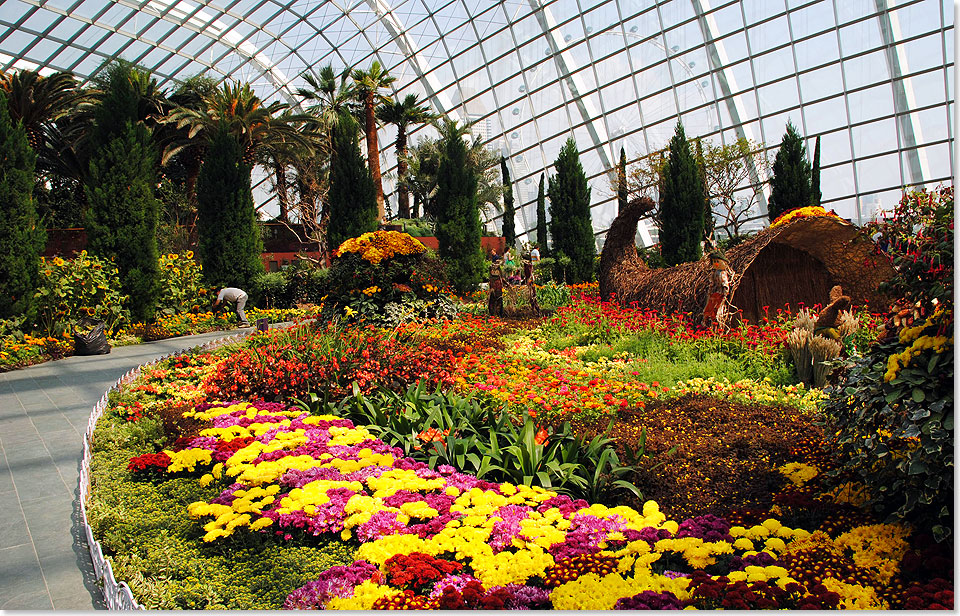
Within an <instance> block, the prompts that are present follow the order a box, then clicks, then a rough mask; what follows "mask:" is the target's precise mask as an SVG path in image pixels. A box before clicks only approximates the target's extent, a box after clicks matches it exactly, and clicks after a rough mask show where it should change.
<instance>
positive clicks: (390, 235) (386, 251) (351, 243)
mask: <svg viewBox="0 0 960 616" xmlns="http://www.w3.org/2000/svg"><path fill="white" fill-rule="evenodd" d="M426 250H427V247H426V246H424V245H423V244H422V243H420V240H418V239H416V238H414V237H413V236H411V235H408V234H406V233H401V232H400V231H373V232H371V233H364V234H363V235H361V236H360V237H354V238H350V239H349V240H347V241H345V242H344V243H342V244H340V247H339V248H337V250H336V252H335V253H334V256H340V255H343V254H346V253H348V252H352V253H356V254H358V255H360V257H361V258H362V259H363V260H364V261H368V262H369V263H373V264H377V263H380V261H383V260H384V259H391V258H393V257H395V256H397V255H418V254H420V253H423V252H425V251H426Z"/></svg>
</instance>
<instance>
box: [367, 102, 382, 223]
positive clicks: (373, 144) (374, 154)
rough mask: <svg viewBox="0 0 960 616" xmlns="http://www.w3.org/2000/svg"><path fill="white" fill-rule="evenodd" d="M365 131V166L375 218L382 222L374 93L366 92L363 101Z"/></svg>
mask: <svg viewBox="0 0 960 616" xmlns="http://www.w3.org/2000/svg"><path fill="white" fill-rule="evenodd" d="M364 113H365V119H366V129H367V166H368V167H370V175H371V176H372V177H373V189H374V192H375V193H376V196H377V217H378V219H379V220H380V221H381V222H382V221H383V219H384V218H385V217H386V208H385V207H384V203H383V183H382V182H381V181H380V147H379V146H378V145H377V118H376V115H375V114H374V92H373V91H370V92H367V96H366V98H365V99H364Z"/></svg>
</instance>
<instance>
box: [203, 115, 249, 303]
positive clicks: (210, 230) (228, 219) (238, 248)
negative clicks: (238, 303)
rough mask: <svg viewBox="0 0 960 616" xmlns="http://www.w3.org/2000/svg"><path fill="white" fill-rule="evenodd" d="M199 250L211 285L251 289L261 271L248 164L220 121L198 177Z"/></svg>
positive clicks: (228, 130) (225, 126)
mask: <svg viewBox="0 0 960 616" xmlns="http://www.w3.org/2000/svg"><path fill="white" fill-rule="evenodd" d="M197 227H198V235H199V242H198V246H197V252H198V255H199V257H200V262H201V263H202V264H203V277H204V279H205V280H206V281H207V283H209V284H212V285H215V286H219V287H225V286H229V287H240V288H242V289H247V290H249V289H250V288H252V285H253V281H254V279H255V278H256V277H257V276H259V275H260V274H262V273H263V262H262V261H261V260H260V253H261V252H263V242H262V240H261V239H260V229H259V228H258V226H257V214H256V212H255V210H254V208H253V193H252V191H251V188H250V167H249V165H247V164H245V163H244V162H243V157H242V150H241V148H240V144H239V143H238V142H237V139H236V137H234V136H233V135H232V134H231V133H230V129H229V127H228V126H227V125H226V124H225V123H221V124H220V126H219V128H218V129H217V133H216V135H215V136H214V138H213V141H212V142H211V143H210V146H209V147H208V148H207V153H206V156H205V157H204V160H203V165H202V166H201V167H200V175H199V177H198V178H197Z"/></svg>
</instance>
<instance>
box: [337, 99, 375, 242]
mask: <svg viewBox="0 0 960 616" xmlns="http://www.w3.org/2000/svg"><path fill="white" fill-rule="evenodd" d="M327 205H328V207H329V208H330V225H329V226H328V227H327V242H328V245H329V246H330V250H331V251H332V250H336V249H337V247H339V246H340V244H342V243H343V242H345V241H347V240H348V239H350V238H351V237H357V236H358V235H361V234H363V233H367V232H368V231H375V230H376V229H377V222H378V220H379V219H378V213H377V195H376V189H375V188H374V185H373V176H371V175H370V171H369V170H368V169H367V166H366V164H365V163H364V158H363V154H361V153H360V138H359V126H358V124H357V122H356V120H354V119H353V117H352V116H351V115H350V114H348V113H343V114H341V115H340V119H339V120H338V122H337V125H336V128H334V134H333V156H332V157H331V161H330V192H329V194H328V196H327Z"/></svg>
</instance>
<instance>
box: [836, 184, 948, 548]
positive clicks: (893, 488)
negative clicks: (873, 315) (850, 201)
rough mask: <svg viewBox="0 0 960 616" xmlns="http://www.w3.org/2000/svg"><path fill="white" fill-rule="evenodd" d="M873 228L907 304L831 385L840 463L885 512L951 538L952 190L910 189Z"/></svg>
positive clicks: (893, 286)
mask: <svg viewBox="0 0 960 616" xmlns="http://www.w3.org/2000/svg"><path fill="white" fill-rule="evenodd" d="M867 232H868V233H873V234H875V237H877V238H878V241H879V244H880V249H881V250H882V251H883V252H884V253H885V254H886V255H887V256H888V257H889V258H890V260H891V262H892V263H893V265H894V267H895V268H896V271H897V274H896V276H895V277H894V279H893V280H891V281H890V282H888V283H885V285H884V288H885V289H886V290H888V291H890V292H894V293H896V294H897V295H898V296H899V297H901V298H903V299H902V300H901V302H900V303H899V306H898V308H899V307H900V306H905V308H904V309H903V310H902V311H900V313H899V315H898V316H897V320H896V321H894V320H892V319H891V321H890V322H888V323H887V328H888V330H889V331H888V332H886V335H885V336H881V338H880V339H878V341H877V342H876V343H874V344H873V346H871V347H869V349H868V350H867V352H866V353H865V354H864V356H863V357H859V358H857V357H855V358H852V359H851V360H850V361H848V362H847V364H846V375H845V377H844V379H843V380H842V381H841V382H840V383H839V385H837V386H836V387H835V388H831V389H830V390H829V392H830V397H829V399H828V400H827V402H826V404H825V408H824V410H825V413H826V415H827V419H828V422H829V425H830V427H831V430H828V431H827V432H828V434H833V435H834V436H835V439H834V443H833V446H834V447H835V448H836V450H837V451H838V452H839V453H840V455H841V456H842V457H843V459H844V460H845V464H844V467H843V468H842V469H841V470H842V471H845V472H852V473H855V474H857V475H859V477H860V478H861V479H862V481H863V482H864V483H865V484H866V485H867V486H868V488H869V491H870V495H871V497H872V502H871V504H872V506H873V507H874V508H875V509H876V510H877V511H879V512H881V513H884V514H889V516H890V517H891V518H894V519H897V518H904V519H908V520H912V521H917V522H919V523H920V524H921V525H923V526H927V527H930V528H932V530H933V533H934V536H935V537H936V538H937V539H938V540H939V539H944V538H946V537H948V536H949V535H950V534H951V526H952V517H953V516H952V512H953V481H954V478H953V452H954V440H953V439H954V436H953V431H954V426H953V422H954V419H953V398H954V391H953V387H954V353H953V337H952V336H953V261H954V259H953V189H952V188H941V189H939V190H937V191H934V192H932V193H927V192H924V191H921V192H915V193H911V194H907V195H904V198H903V200H901V202H900V204H899V205H898V206H897V207H896V208H895V210H894V212H893V213H892V215H891V216H890V217H889V218H885V219H883V220H881V221H880V222H879V223H876V224H873V225H870V226H869V227H868V229H867ZM914 314H920V316H919V318H918V319H917V320H916V321H915V322H910V321H911V320H912V317H913V315H914Z"/></svg>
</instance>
